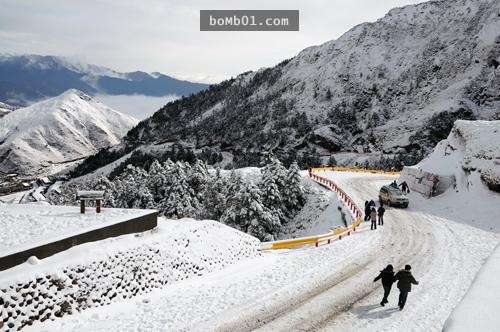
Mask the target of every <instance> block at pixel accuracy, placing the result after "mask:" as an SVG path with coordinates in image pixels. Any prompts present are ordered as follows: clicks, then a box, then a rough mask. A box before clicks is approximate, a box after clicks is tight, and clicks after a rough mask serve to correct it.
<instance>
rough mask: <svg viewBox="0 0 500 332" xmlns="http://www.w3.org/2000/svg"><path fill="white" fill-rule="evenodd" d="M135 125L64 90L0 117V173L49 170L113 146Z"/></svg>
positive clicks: (76, 93) (134, 122)
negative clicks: (59, 93)
mask: <svg viewBox="0 0 500 332" xmlns="http://www.w3.org/2000/svg"><path fill="white" fill-rule="evenodd" d="M136 123H137V120H136V119H134V118H132V117H130V116H127V115H124V114H121V113H119V112H117V111H115V110H113V109H111V108H109V107H107V106H106V105H104V104H102V103H100V102H98V101H96V100H93V99H92V97H90V96H88V95H86V94H85V93H83V92H81V91H78V90H68V91H66V92H64V93H63V94H62V95H60V96H57V97H54V98H51V99H48V100H45V101H41V102H39V103H36V104H33V105H31V106H29V107H26V108H22V109H18V110H16V111H15V112H12V113H9V114H7V115H6V116H4V117H2V118H1V119H0V156H1V158H0V171H2V172H17V173H20V174H26V175H30V174H40V173H46V172H51V170H52V169H53V168H58V167H55V166H57V165H60V164H64V163H66V162H69V161H74V160H77V159H81V158H84V157H86V156H89V155H91V154H94V153H96V152H97V151H98V150H99V149H102V148H105V147H108V146H111V145H115V144H117V143H118V142H119V140H120V138H121V137H122V136H123V135H125V134H126V132H127V131H128V130H129V129H130V128H132V127H133V126H134V125H135V124H136Z"/></svg>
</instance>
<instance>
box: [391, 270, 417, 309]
mask: <svg viewBox="0 0 500 332" xmlns="http://www.w3.org/2000/svg"><path fill="white" fill-rule="evenodd" d="M410 270H411V266H410V265H406V266H405V268H404V270H401V271H399V272H398V273H396V275H395V276H394V280H395V281H396V280H397V281H398V288H399V302H398V306H399V310H403V308H404V306H405V304H406V299H407V298H408V293H409V292H411V285H412V284H413V285H418V281H416V280H415V278H414V277H413V275H412V274H411V271H410Z"/></svg>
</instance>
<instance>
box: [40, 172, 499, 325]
mask: <svg viewBox="0 0 500 332" xmlns="http://www.w3.org/2000/svg"><path fill="white" fill-rule="evenodd" d="M324 175H327V176H328V177H331V178H332V179H334V180H335V181H337V182H338V183H340V184H341V186H342V188H344V189H345V190H346V191H347V192H348V193H349V194H350V195H351V197H353V198H354V200H356V202H357V203H358V204H362V203H363V202H364V200H367V199H370V198H374V199H376V197H377V194H378V188H379V187H380V186H381V185H382V184H385V183H388V182H390V181H392V180H393V179H394V177H392V176H385V175H379V174H362V173H346V172H343V173H327V174H324ZM410 199H412V203H411V205H410V208H408V209H406V210H402V209H393V208H389V209H388V211H387V215H386V225H385V226H383V227H379V229H378V230H377V231H370V230H368V229H367V225H366V224H365V225H363V226H362V227H361V229H360V231H359V232H356V233H355V234H354V235H353V236H350V237H346V238H344V239H342V240H341V241H335V242H333V243H332V244H330V245H324V246H320V247H319V248H315V247H304V248H301V249H297V250H281V251H274V252H264V253H263V254H262V256H261V257H258V258H254V259H250V260H246V261H241V262H240V263H238V264H236V265H233V266H231V267H228V268H226V269H224V270H221V271H219V272H216V273H213V274H209V275H206V276H204V277H201V278H197V279H196V280H194V279H193V280H187V281H182V282H179V283H175V284H172V285H170V286H167V287H165V288H163V289H161V290H158V291H157V292H155V293H154V294H150V295H144V296H141V297H139V298H134V299H132V300H127V301H123V302H120V303H115V304H112V305H110V306H108V307H106V310H102V309H101V310H97V309H91V310H88V311H85V312H82V313H81V314H77V315H71V316H66V317H64V318H63V319H58V320H55V321H54V322H50V323H48V324H43V325H40V326H36V329H37V330H55V329H63V330H66V331H84V330H92V331H105V330H110V329H112V330H121V331H135V330H195V331H196V330H198V331H201V330H203V331H206V330H222V331H230V330H252V329H254V328H258V327H261V328H262V330H273V331H274V330H278V331H280V330H281V331H289V330H302V329H315V328H320V329H325V330H370V331H373V330H378V331H381V330H387V331H396V330H402V329H405V330H440V329H441V327H442V326H443V324H444V322H445V320H446V319H447V317H448V315H449V314H450V312H451V311H452V309H453V307H454V306H455V305H456V304H457V303H458V302H459V301H460V299H461V298H462V296H463V294H464V293H465V292H466V290H467V288H468V286H469V285H470V283H471V281H472V280H473V278H474V276H475V274H476V272H477V270H479V268H480V267H481V265H482V263H483V261H484V259H485V258H486V257H487V256H488V255H489V254H490V252H491V251H492V249H493V247H494V246H495V245H496V243H497V242H498V237H497V235H495V234H493V233H489V232H485V231H482V230H479V229H477V228H474V227H470V226H468V225H463V224H458V223H455V222H453V221H451V220H449V219H446V218H443V217H440V216H437V215H435V214H434V213H433V211H432V208H429V206H428V205H427V204H425V203H426V201H419V200H413V197H410ZM388 263H393V264H394V265H395V267H396V268H400V267H402V266H403V265H404V264H406V263H410V264H412V266H413V271H414V274H415V276H416V278H417V279H418V280H420V285H418V286H416V287H415V288H414V291H413V292H412V293H411V294H410V297H409V300H408V305H407V307H406V308H405V310H404V311H403V312H399V311H396V310H394V307H395V304H396V300H395V298H396V293H397V290H394V291H393V294H391V296H390V303H389V305H388V306H387V307H385V308H384V307H380V306H379V305H378V303H379V302H380V299H381V293H382V290H381V286H380V284H379V283H373V282H372V280H373V278H374V277H375V276H376V275H377V273H378V271H379V270H380V269H381V268H383V267H384V266H385V265H386V264H388ZM450 271H457V273H450Z"/></svg>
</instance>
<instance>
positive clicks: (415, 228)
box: [261, 173, 496, 331]
mask: <svg viewBox="0 0 500 332" xmlns="http://www.w3.org/2000/svg"><path fill="white" fill-rule="evenodd" d="M326 176H327V177H328V178H331V179H333V180H335V181H336V182H337V183H339V184H340V186H341V187H342V188H344V189H345V190H346V192H347V193H348V194H349V195H351V197H353V199H354V200H356V201H357V202H358V204H359V206H363V202H364V201H365V200H369V199H372V198H375V197H377V196H378V189H379V188H380V186H381V185H383V184H387V182H388V181H390V178H388V177H386V176H375V175H364V176H361V177H358V176H356V175H355V174H348V173H346V174H339V173H337V174H327V175H326ZM412 198H415V199H414V200H412V206H411V207H410V208H409V209H388V211H387V213H386V224H385V226H384V227H383V229H382V230H380V229H379V231H382V233H383V235H382V237H381V241H380V242H379V243H378V244H377V245H376V246H374V247H373V248H372V252H370V253H365V254H366V255H367V256H370V259H369V262H368V263H366V264H365V265H364V266H363V268H362V269H361V271H360V272H358V273H355V274H352V275H351V276H350V277H348V278H346V279H344V280H342V282H339V283H338V284H336V285H335V286H333V287H332V288H330V289H328V290H327V291H325V292H324V293H322V294H320V295H318V296H316V297H314V298H311V299H309V300H308V301H307V302H305V303H302V304H301V305H299V306H297V307H296V308H294V310H292V311H290V312H287V313H285V314H283V315H280V316H278V317H276V319H274V320H273V321H271V322H268V323H267V324H265V325H264V326H262V328H261V329H262V330H274V331H276V330H282V331H285V330H291V329H293V330H310V329H314V330H316V329H318V328H319V329H322V330H326V331H332V330H338V331H346V330H356V331H359V330H370V331H374V330H376V331H398V330H403V329H408V328H409V327H410V330H414V331H430V330H436V331H439V330H441V328H442V326H443V323H444V321H445V320H446V318H447V317H448V315H449V314H450V312H451V310H452V309H453V307H454V306H455V305H456V304H457V303H458V302H459V301H460V299H461V298H462V296H463V294H464V292H465V291H466V290H467V288H468V286H469V285H470V283H471V281H472V279H473V277H474V275H475V273H476V271H477V270H478V269H479V267H480V266H481V264H482V261H483V259H484V257H486V256H487V255H488V253H489V252H490V251H491V250H492V248H493V246H494V243H496V240H495V237H494V236H492V235H491V234H489V233H485V232H482V231H478V230H476V229H472V228H470V227H467V226H463V225H460V224H456V223H453V222H451V221H449V220H445V219H442V218H439V217H435V216H433V215H432V213H431V211H425V209H424V208H425V200H422V199H419V197H413V196H412ZM379 228H380V227H379ZM389 263H392V264H393V265H394V266H395V268H401V267H402V266H404V264H411V265H412V267H413V272H414V275H415V276H416V278H417V280H419V281H420V285H418V286H415V287H414V289H413V292H412V293H411V294H410V296H409V301H408V304H407V307H406V308H405V310H404V311H403V312H399V310H398V308H397V294H398V290H397V288H396V287H394V288H393V291H392V294H391V296H390V302H389V304H388V305H387V306H386V307H381V306H380V305H378V303H379V302H380V300H381V298H382V290H381V287H380V283H376V284H374V283H373V282H372V279H373V277H374V276H376V275H377V271H378V270H379V269H381V268H383V267H384V266H385V265H387V264H389ZM339 273H342V271H339ZM346 309H347V310H346Z"/></svg>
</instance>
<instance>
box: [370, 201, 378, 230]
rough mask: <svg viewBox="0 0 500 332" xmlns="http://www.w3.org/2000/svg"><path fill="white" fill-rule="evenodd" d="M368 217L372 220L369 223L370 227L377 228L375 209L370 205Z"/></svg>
mask: <svg viewBox="0 0 500 332" xmlns="http://www.w3.org/2000/svg"><path fill="white" fill-rule="evenodd" d="M370 219H371V221H372V224H371V227H370V228H371V229H372V230H373V229H377V210H375V208H374V207H372V210H371V211H370Z"/></svg>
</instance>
